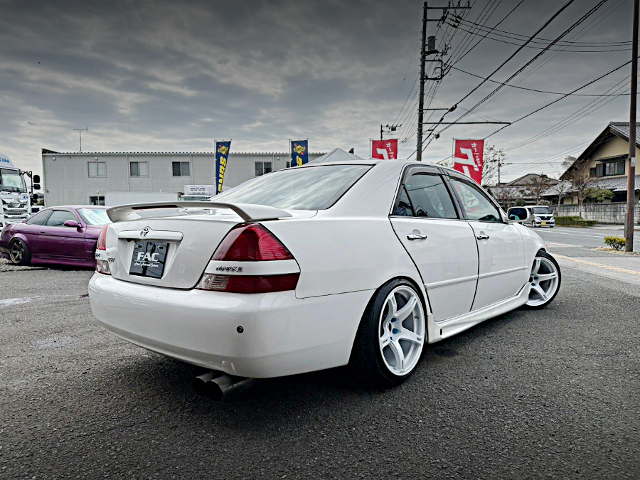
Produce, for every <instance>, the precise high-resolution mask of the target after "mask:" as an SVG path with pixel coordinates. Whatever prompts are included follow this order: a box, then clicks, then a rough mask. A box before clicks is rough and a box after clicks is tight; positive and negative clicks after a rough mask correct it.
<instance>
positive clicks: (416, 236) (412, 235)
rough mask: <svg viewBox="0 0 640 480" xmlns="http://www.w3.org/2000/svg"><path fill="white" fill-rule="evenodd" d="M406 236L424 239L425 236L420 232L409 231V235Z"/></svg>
mask: <svg viewBox="0 0 640 480" xmlns="http://www.w3.org/2000/svg"><path fill="white" fill-rule="evenodd" d="M407 238H408V239H409V240H426V239H427V236H426V235H423V234H422V233H410V234H409V235H407Z"/></svg>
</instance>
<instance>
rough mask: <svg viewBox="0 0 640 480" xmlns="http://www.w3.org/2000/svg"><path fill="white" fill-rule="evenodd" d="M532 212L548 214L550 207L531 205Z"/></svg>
mask: <svg viewBox="0 0 640 480" xmlns="http://www.w3.org/2000/svg"><path fill="white" fill-rule="evenodd" d="M533 213H537V214H538V215H549V214H551V209H550V208H549V207H533Z"/></svg>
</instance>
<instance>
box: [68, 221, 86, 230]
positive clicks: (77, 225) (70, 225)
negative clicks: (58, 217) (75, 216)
mask: <svg viewBox="0 0 640 480" xmlns="http://www.w3.org/2000/svg"><path fill="white" fill-rule="evenodd" d="M64 226H65V227H75V228H77V229H78V230H80V229H81V228H82V225H80V224H79V223H78V222H76V221H75V220H67V221H66V222H64Z"/></svg>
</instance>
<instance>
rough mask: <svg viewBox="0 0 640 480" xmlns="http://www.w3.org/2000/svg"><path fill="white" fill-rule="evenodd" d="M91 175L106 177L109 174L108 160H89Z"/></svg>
mask: <svg viewBox="0 0 640 480" xmlns="http://www.w3.org/2000/svg"><path fill="white" fill-rule="evenodd" d="M89 176H90V177H106V176H107V164H106V162H89Z"/></svg>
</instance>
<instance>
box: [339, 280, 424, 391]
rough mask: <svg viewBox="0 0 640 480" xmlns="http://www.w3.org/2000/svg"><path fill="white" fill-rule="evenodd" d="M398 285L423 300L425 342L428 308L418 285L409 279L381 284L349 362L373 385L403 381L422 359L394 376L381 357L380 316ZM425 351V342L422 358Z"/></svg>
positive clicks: (355, 370) (362, 323)
mask: <svg viewBox="0 0 640 480" xmlns="http://www.w3.org/2000/svg"><path fill="white" fill-rule="evenodd" d="M399 286H406V287H409V288H411V289H412V290H413V291H414V292H415V294H416V295H417V296H418V298H419V299H420V302H421V306H422V310H423V313H424V322H425V326H424V330H425V342H426V340H427V338H426V337H427V335H426V331H427V325H426V323H427V314H426V311H427V310H426V308H425V304H424V300H423V298H422V295H421V292H420V291H419V290H418V289H417V288H416V286H415V285H414V284H413V283H412V282H409V281H408V280H403V279H395V280H391V281H389V282H387V283H386V284H384V285H383V286H382V287H380V289H379V290H378V291H377V292H376V294H375V295H374V296H373V298H372V299H371V301H370V302H369V305H368V306H367V309H366V310H365V313H364V315H363V316H362V320H361V322H360V327H359V328H358V333H357V335H356V340H355V342H354V346H353V350H352V354H351V362H350V365H351V366H352V367H354V368H353V369H352V370H354V373H355V374H357V375H358V377H359V380H360V381H364V382H365V383H367V384H369V385H371V386H374V387H379V388H390V387H393V386H395V385H398V384H400V383H402V382H403V381H404V380H405V379H407V378H408V377H409V376H411V375H412V374H413V373H414V372H415V371H416V368H417V366H418V365H419V363H420V360H418V362H417V363H416V365H415V366H414V368H413V369H412V370H411V371H410V372H408V373H406V374H405V375H395V374H393V373H391V372H390V371H389V368H388V367H387V365H386V364H385V362H384V360H383V358H382V352H381V351H380V343H379V342H380V338H379V322H380V315H381V313H382V310H383V308H384V302H385V300H386V299H387V296H388V295H389V293H391V291H392V290H393V289H395V288H396V287H399ZM423 353H424V345H423V348H422V352H420V357H422V354H423Z"/></svg>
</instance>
